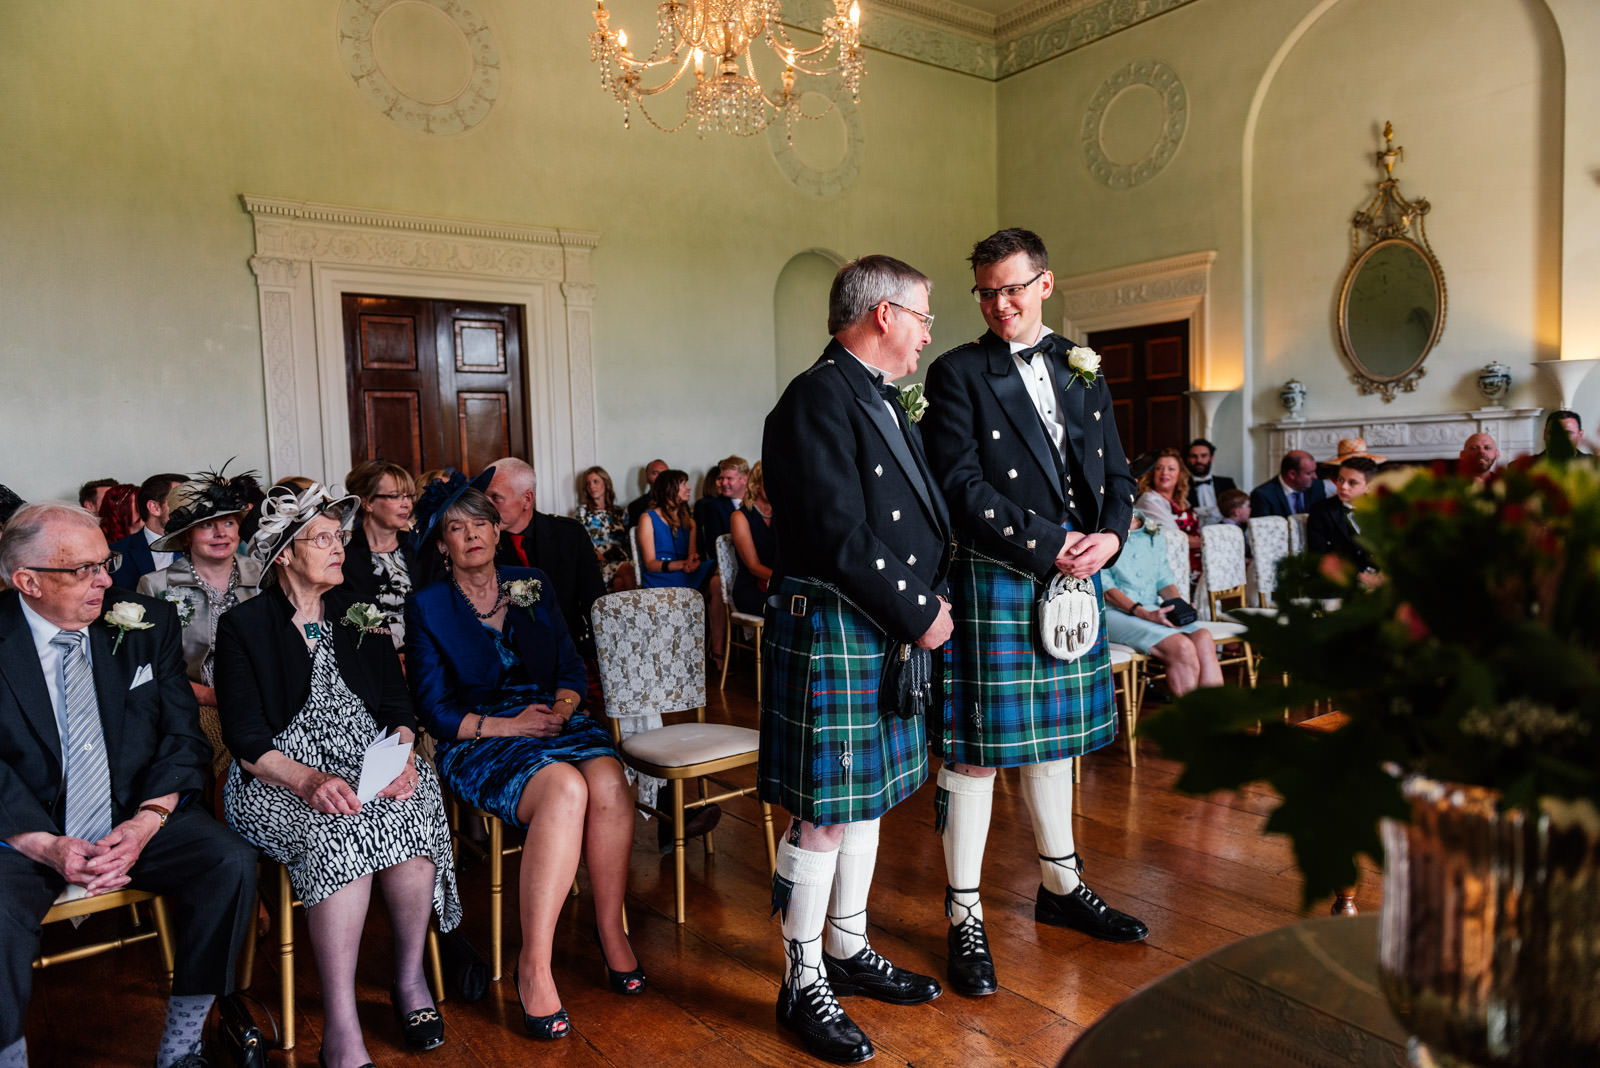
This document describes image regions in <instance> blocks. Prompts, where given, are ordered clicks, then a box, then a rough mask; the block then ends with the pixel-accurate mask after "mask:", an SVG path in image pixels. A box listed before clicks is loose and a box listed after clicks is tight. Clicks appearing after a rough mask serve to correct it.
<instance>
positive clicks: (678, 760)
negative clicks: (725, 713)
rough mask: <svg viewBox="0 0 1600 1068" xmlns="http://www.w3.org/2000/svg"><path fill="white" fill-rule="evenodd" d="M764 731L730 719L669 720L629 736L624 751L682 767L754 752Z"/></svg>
mask: <svg viewBox="0 0 1600 1068" xmlns="http://www.w3.org/2000/svg"><path fill="white" fill-rule="evenodd" d="M760 744H761V735H760V734H758V733H757V732H756V731H754V730H752V729H750V728H749V727H735V726H733V725H732V724H728V723H669V724H667V725H666V726H665V727H658V728H656V729H655V730H653V731H645V732H644V733H642V734H635V735H634V736H633V737H631V738H625V739H623V742H622V751H623V752H624V753H627V754H628V755H629V756H631V757H636V758H638V759H639V760H643V761H646V762H648V763H651V764H656V765H659V766H661V767H668V768H681V767H685V766H687V765H689V764H699V763H701V762H703V761H708V760H721V759H723V758H725V757H731V756H737V755H739V754H740V753H754V752H755V751H756V749H757V747H758V746H759V745H760Z"/></svg>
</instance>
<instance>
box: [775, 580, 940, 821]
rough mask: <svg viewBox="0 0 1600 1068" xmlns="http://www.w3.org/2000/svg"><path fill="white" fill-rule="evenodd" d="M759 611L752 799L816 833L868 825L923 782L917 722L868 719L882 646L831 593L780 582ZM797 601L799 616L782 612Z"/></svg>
mask: <svg viewBox="0 0 1600 1068" xmlns="http://www.w3.org/2000/svg"><path fill="white" fill-rule="evenodd" d="M772 593H773V594H774V595H775V599H776V601H777V602H778V607H776V608H773V607H768V609H767V622H766V626H765V627H764V628H763V630H764V631H765V642H766V648H765V653H766V655H765V657H764V659H765V661H766V675H765V678H764V680H763V683H764V692H763V693H762V695H761V711H762V715H761V757H760V762H759V764H758V766H757V781H758V783H759V785H760V791H761V800H763V801H767V802H770V803H772V804H775V805H782V806H783V807H784V808H786V809H788V810H789V812H790V813H791V814H793V815H795V816H798V817H799V818H801V819H803V820H808V821H810V822H811V823H814V824H816V825H818V826H821V827H829V826H834V825H836V824H841V823H854V822H856V821H858V820H872V819H877V818H878V817H879V816H882V815H883V814H884V813H885V812H888V811H889V809H891V808H893V807H894V806H895V805H897V804H899V803H900V802H901V801H904V800H905V799H906V798H908V797H910V796H911V795H912V794H913V793H915V792H916V791H917V788H918V787H919V786H921V785H922V783H923V781H924V780H926V779H927V777H928V754H927V745H928V741H927V728H926V726H925V725H924V724H923V722H922V719H921V717H918V718H915V719H901V718H900V717H899V716H896V715H894V714H892V713H890V714H889V715H879V713H878V681H879V679H880V678H881V677H882V675H883V658H884V655H885V653H886V652H887V650H888V648H889V645H890V644H891V643H890V641H889V639H888V638H887V637H885V635H884V633H883V631H881V630H879V629H878V627H877V626H876V625H875V624H874V623H873V622H872V620H871V619H869V618H868V617H867V615H866V613H864V612H862V611H861V610H860V609H859V608H857V607H856V606H855V605H853V604H851V603H850V602H849V601H847V600H845V599H844V597H842V596H841V595H840V594H839V592H838V591H837V590H835V589H833V588H832V587H830V586H826V585H824V584H822V583H820V582H815V581H810V580H802V579H793V578H785V579H783V580H782V582H780V583H779V584H778V585H777V586H776V587H775V588H774V589H773V591H772ZM797 595H798V596H801V597H804V598H805V608H804V612H803V614H801V615H798V616H797V615H794V614H793V612H792V610H791V606H793V605H794V604H795V601H794V598H795V597H796V596H797Z"/></svg>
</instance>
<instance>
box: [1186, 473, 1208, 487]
mask: <svg viewBox="0 0 1600 1068" xmlns="http://www.w3.org/2000/svg"><path fill="white" fill-rule="evenodd" d="M1189 484H1190V485H1192V486H1209V485H1211V476H1210V475H1207V476H1206V477H1205V478H1191V479H1190V480H1189Z"/></svg>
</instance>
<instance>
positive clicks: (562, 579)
mask: <svg viewBox="0 0 1600 1068" xmlns="http://www.w3.org/2000/svg"><path fill="white" fill-rule="evenodd" d="M491 466H492V467H493V468H494V478H493V479H492V480H491V481H490V482H489V488H488V489H487V490H486V491H485V492H486V493H488V495H489V499H490V500H491V501H493V502H494V506H495V508H496V509H497V510H498V511H499V512H500V546H499V548H498V549H496V550H495V554H494V558H495V561H496V562H497V563H501V564H505V565H507V566H511V567H536V568H538V569H539V570H541V571H543V572H544V573H545V574H546V575H548V576H549V578H550V585H551V587H552V588H553V589H554V591H555V595H556V603H557V604H559V605H560V606H561V617H562V619H564V620H565V621H566V624H567V631H568V632H569V633H570V634H571V635H572V640H573V643H574V644H576V645H577V647H578V651H579V652H580V653H582V654H583V655H584V658H585V659H586V660H589V661H593V660H594V635H593V634H592V633H591V632H590V630H589V610H590V609H591V608H593V607H594V603H595V601H597V600H599V599H600V598H601V597H603V596H604V595H605V592H606V583H605V578H604V577H603V576H602V575H601V573H600V563H599V561H597V560H596V559H595V555H594V544H593V543H592V542H590V541H589V535H588V534H586V533H584V529H583V525H582V524H581V523H579V522H578V521H577V520H576V519H568V518H567V517H565V516H559V515H549V514H547V513H545V512H540V511H537V510H536V509H535V508H534V506H533V501H534V490H535V488H536V486H537V483H536V481H535V479H534V474H533V468H532V467H529V466H528V463H527V461H525V460H519V459H517V458H516V457H514V456H508V457H506V458H505V459H502V460H496V461H495V462H494V463H493V464H492V465H491Z"/></svg>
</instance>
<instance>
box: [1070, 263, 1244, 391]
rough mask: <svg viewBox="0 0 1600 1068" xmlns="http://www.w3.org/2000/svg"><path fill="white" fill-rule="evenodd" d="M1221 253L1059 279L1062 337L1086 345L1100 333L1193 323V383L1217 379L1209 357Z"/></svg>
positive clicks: (1115, 268) (1191, 338) (1139, 264)
mask: <svg viewBox="0 0 1600 1068" xmlns="http://www.w3.org/2000/svg"><path fill="white" fill-rule="evenodd" d="M1216 259H1217V254H1216V252H1214V251H1209V252H1190V253H1186V254H1184V255H1182V256H1170V257H1168V258H1166V259H1161V260H1151V261H1150V262H1148V263H1137V264H1133V265H1131V266H1127V267H1114V268H1112V269H1111V270H1108V271H1096V272H1094V273H1093V274H1081V275H1077V276H1075V277H1072V278H1058V279H1056V292H1057V293H1058V294H1060V295H1061V298H1062V319H1063V321H1062V333H1064V334H1066V335H1067V336H1068V337H1069V338H1073V339H1074V340H1077V341H1079V342H1082V340H1083V339H1084V337H1085V336H1087V335H1088V334H1089V333H1091V332H1093V331H1096V330H1116V329H1119V328H1121V327H1124V326H1143V325H1146V324H1148V323H1170V322H1177V321H1178V320H1180V319H1187V320H1189V367H1190V376H1189V377H1190V380H1191V381H1193V382H1195V383H1200V384H1204V383H1206V382H1210V381H1212V380H1213V379H1214V378H1216V377H1219V376H1216V375H1213V374H1212V373H1211V372H1212V368H1211V352H1210V348H1209V345H1210V336H1211V332H1210V318H1211V314H1210V313H1211V265H1212V264H1213V263H1215V262H1216Z"/></svg>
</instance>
